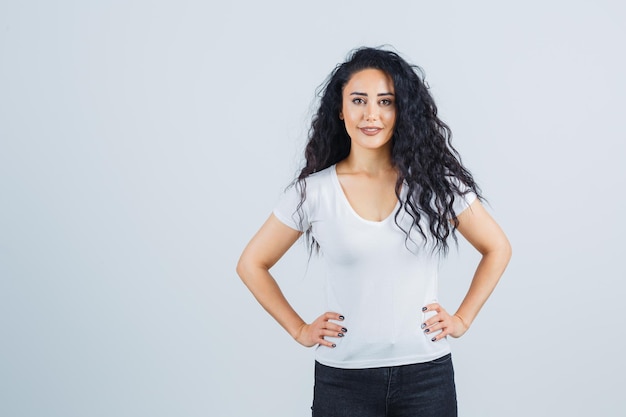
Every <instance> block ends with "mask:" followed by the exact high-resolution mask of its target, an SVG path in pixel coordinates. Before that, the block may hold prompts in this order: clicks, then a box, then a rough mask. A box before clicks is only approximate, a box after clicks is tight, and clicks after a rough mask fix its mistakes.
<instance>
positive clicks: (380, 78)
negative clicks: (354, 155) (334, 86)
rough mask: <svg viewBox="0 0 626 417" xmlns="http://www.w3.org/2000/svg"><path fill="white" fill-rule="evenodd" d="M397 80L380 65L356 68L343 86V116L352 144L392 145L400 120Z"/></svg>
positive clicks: (341, 115) (380, 146) (366, 146)
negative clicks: (372, 67) (395, 84)
mask: <svg viewBox="0 0 626 417" xmlns="http://www.w3.org/2000/svg"><path fill="white" fill-rule="evenodd" d="M394 93H395V90H394V88H393V81H392V79H391V77H390V76H389V75H387V73H385V72H383V71H381V70H378V69H365V70H362V71H359V72H356V73H354V74H353V75H352V77H351V78H350V80H348V82H347V83H346V85H345V86H344V88H343V93H342V97H343V102H342V106H341V113H339V118H340V119H341V120H343V121H344V123H345V125H346V131H347V132H348V135H349V136H350V139H351V142H352V147H355V146H356V147H361V148H364V149H372V150H374V149H381V148H388V147H390V146H391V137H392V136H393V128H394V125H395V122H396V103H395V95H394Z"/></svg>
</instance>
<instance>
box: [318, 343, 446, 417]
mask: <svg viewBox="0 0 626 417" xmlns="http://www.w3.org/2000/svg"><path fill="white" fill-rule="evenodd" d="M312 410H313V417H456V415H457V405H456V388H455V386H454V369H453V367H452V357H451V355H450V354H448V355H445V356H443V357H441V358H439V359H435V360H434V361H431V362H425V363H416V364H413V365H402V366H391V367H382V368H368V369H340V368H333V367H330V366H325V365H322V364H320V363H319V362H315V387H314V395H313V407H312Z"/></svg>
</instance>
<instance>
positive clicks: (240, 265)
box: [235, 255, 250, 283]
mask: <svg viewBox="0 0 626 417" xmlns="http://www.w3.org/2000/svg"><path fill="white" fill-rule="evenodd" d="M249 270H250V267H249V263H248V261H247V259H246V258H245V256H244V255H241V257H240V258H239V261H238V262H237V266H236V267H235V271H236V272H237V275H239V278H241V280H242V281H243V282H244V283H245V282H246V276H248V273H247V272H248V271H249Z"/></svg>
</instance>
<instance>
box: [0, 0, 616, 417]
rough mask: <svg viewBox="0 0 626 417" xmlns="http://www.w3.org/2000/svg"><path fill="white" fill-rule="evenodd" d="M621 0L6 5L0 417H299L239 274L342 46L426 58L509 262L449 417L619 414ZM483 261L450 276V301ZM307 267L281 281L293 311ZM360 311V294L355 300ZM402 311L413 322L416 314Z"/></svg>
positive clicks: (291, 270)
mask: <svg viewBox="0 0 626 417" xmlns="http://www.w3.org/2000/svg"><path fill="white" fill-rule="evenodd" d="M625 19H626V12H625V8H624V6H623V2H620V1H617V0H615V1H609V0H604V1H594V2H587V1H552V2H551V1H526V2H501V1H474V2H467V1H448V2H435V1H428V2H426V1H411V2H409V1H406V2H399V1H398V2H394V1H389V2H374V1H316V2H306V3H305V2H294V1H266V2H261V1H244V2H237V1H233V2H219V3H218V2H211V1H209V2H207V1H203V2H201V1H147V0H145V1H54V2H52V1H20V2H15V1H6V0H5V1H2V2H1V3H0V415H2V416H10V417H22V416H37V417H38V416H46V417H56V416H58V417H68V416H77V417H78V416H81V417H84V416H89V417H100V416H107V417H109V416H110V417H126V416H151V417H160V416H190V417H194V416H216V417H244V416H261V417H263V416H271V417H282V416H285V417H299V416H302V417H304V416H308V415H310V409H309V407H310V403H311V398H312V390H313V354H314V351H313V350H312V349H306V348H304V347H301V346H300V345H298V344H297V343H295V342H294V341H293V340H291V338H290V337H289V335H288V334H287V333H286V332H284V331H283V330H282V329H281V328H280V327H279V326H278V325H277V324H276V323H275V322H274V321H273V320H272V319H271V318H270V317H269V316H268V315H267V314H266V313H265V312H264V310H263V309H262V308H261V307H260V306H259V305H258V304H257V303H256V301H255V300H254V299H253V297H252V295H251V294H250V293H249V292H248V291H247V290H246V288H245V287H244V286H243V284H242V283H241V282H240V280H239V279H238V277H237V276H236V274H235V265H236V262H237V259H238V257H239V254H240V253H241V251H242V249H243V247H244V246H245V244H246V243H247V241H248V240H249V239H250V237H251V236H252V234H253V233H254V232H255V231H256V230H257V229H258V227H259V226H260V225H261V223H262V222H263V221H264V220H265V218H266V217H267V216H268V215H269V213H270V212H271V210H272V208H273V207H274V204H275V203H276V200H277V198H278V197H279V195H280V193H281V191H282V190H283V188H284V187H285V186H286V185H287V184H288V183H289V182H290V181H291V179H292V178H293V176H294V175H295V173H296V171H297V169H298V167H300V166H301V163H302V157H301V155H302V149H303V147H304V143H305V139H306V134H307V130H308V124H309V121H310V117H311V112H312V109H313V108H314V105H315V90H316V88H317V87H318V86H319V85H320V84H321V83H322V82H323V81H324V79H325V77H326V76H327V75H328V74H329V72H330V71H331V70H332V69H333V68H334V66H335V65H336V64H337V63H338V62H340V61H343V60H344V59H345V57H346V55H347V53H348V52H349V51H350V50H351V49H353V48H354V47H357V46H363V45H367V46H377V45H383V44H388V45H392V46H393V47H395V48H396V49H397V50H398V51H399V52H400V53H401V54H402V55H403V56H404V57H405V58H406V59H407V60H409V61H410V62H412V63H414V64H417V65H420V66H421V67H423V69H424V71H425V73H426V79H427V82H428V84H429V85H430V88H431V92H432V94H433V95H434V97H435V99H436V101H437V103H438V106H439V114H440V116H441V118H442V119H443V120H444V121H446V122H447V123H448V124H449V125H450V126H451V128H452V131H453V144H454V145H455V146H456V147H457V149H458V150H459V151H460V153H461V155H462V157H463V161H464V163H465V164H466V165H467V166H468V167H469V168H470V170H471V171H472V172H473V174H474V175H475V177H476V179H477V180H478V182H479V184H480V185H481V187H482V189H483V191H484V193H485V195H486V197H487V198H488V200H489V205H488V209H489V210H490V212H491V213H492V214H493V216H494V217H495V218H496V219H497V220H498V221H499V222H500V223H501V225H502V227H503V228H504V230H505V231H506V232H507V234H508V236H509V238H510V240H511V242H512V245H513V249H514V256H513V260H512V262H511V264H510V266H509V269H508V270H507V272H506V274H505V275H504V277H503V279H502V281H501V283H500V285H499V286H498V288H497V289H496V291H495V293H494V294H493V296H492V298H491V299H490V300H489V301H488V303H487V304H486V306H485V308H484V309H483V311H482V313H481V314H480V315H479V317H478V319H477V320H476V322H475V323H474V325H473V327H472V329H470V331H469V332H468V333H467V334H466V335H465V336H464V337H463V338H461V339H458V340H452V347H453V355H454V357H455V366H456V372H457V376H456V381H457V388H458V395H459V407H460V415H461V416H462V417H483V416H509V417H511V416H529V415H532V416H565V415H567V416H587V415H598V416H623V415H625V413H626V407H625V406H624V399H623V394H624V392H623V390H624V386H626V378H625V376H624V375H625V374H626V367H625V360H624V351H625V350H626V344H625V343H624V334H623V327H624V319H623V302H624V297H625V296H626V294H625V288H626V285H625V279H626V268H625V266H624V265H625V263H624V253H623V252H624V248H625V245H624V232H626V227H625V226H626V223H625V220H624V213H625V212H626V204H625V201H626V198H625V197H624V193H625V192H624V189H625V186H624V180H626V175H625V168H624V157H625V156H626V152H625V150H626V145H625V142H626V127H625V124H624V108H625V103H626V81H625V77H624V74H626V61H625V57H624V41H625V40H626V29H624V25H623V23H624V21H625ZM477 259H478V256H477V255H476V253H475V252H474V251H473V250H472V248H471V247H469V246H468V245H467V244H465V243H463V242H462V243H461V244H460V245H459V248H458V250H456V249H453V250H452V252H451V254H450V256H449V257H448V259H447V262H446V263H445V264H444V265H443V268H442V271H441V277H440V279H441V300H442V302H443V303H444V305H446V306H448V308H449V309H454V308H456V306H457V305H458V303H459V302H460V300H461V297H462V296H463V294H464V292H465V290H466V288H467V285H468V284H469V280H470V277H471V273H472V272H473V268H474V266H475V263H476V262H477ZM322 270H323V269H322V266H321V262H320V260H319V259H315V258H314V259H312V260H311V262H310V263H307V254H306V251H305V248H304V245H303V244H301V243H298V244H297V245H296V246H295V247H294V249H293V250H292V251H290V252H289V253H288V254H287V255H286V256H285V258H284V259H283V261H282V262H281V263H279V264H278V265H277V266H276V267H275V268H274V269H273V272H274V273H275V276H276V278H277V280H278V281H279V283H280V285H281V286H282V287H283V289H284V292H285V293H286V294H287V296H288V298H289V299H290V300H291V301H292V304H293V305H294V306H295V307H296V309H297V310H298V311H299V312H300V313H301V315H302V316H303V317H304V318H305V319H307V320H312V319H313V318H315V317H316V316H317V315H318V314H319V313H321V311H320V309H321V305H322V300H321V286H320V282H321V274H322ZM372 308H376V306H372ZM416 325H417V323H416Z"/></svg>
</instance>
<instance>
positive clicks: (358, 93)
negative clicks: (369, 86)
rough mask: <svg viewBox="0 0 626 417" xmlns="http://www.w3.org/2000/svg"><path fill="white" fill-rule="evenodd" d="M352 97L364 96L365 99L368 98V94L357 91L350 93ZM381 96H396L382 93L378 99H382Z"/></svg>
mask: <svg viewBox="0 0 626 417" xmlns="http://www.w3.org/2000/svg"><path fill="white" fill-rule="evenodd" d="M350 95H351V96H364V97H367V94H366V93H360V92H358V91H355V92H354V93H350ZM380 96H394V94H393V93H380V94H378V97H380Z"/></svg>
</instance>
